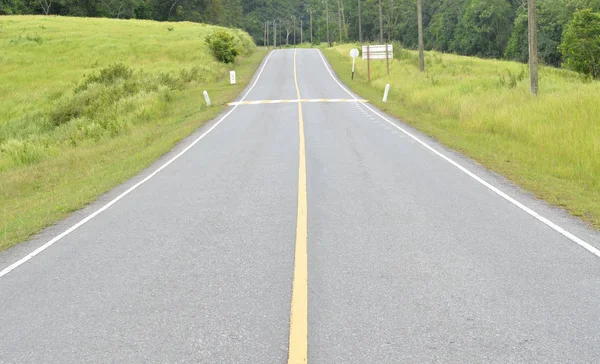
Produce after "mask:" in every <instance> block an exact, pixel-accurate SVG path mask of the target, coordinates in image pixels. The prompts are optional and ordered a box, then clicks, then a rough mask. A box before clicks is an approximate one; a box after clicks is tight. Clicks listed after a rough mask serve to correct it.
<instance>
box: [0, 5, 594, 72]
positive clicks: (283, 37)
mask: <svg viewBox="0 0 600 364" xmlns="http://www.w3.org/2000/svg"><path fill="white" fill-rule="evenodd" d="M359 2H360V7H361V14H360V15H361V20H362V22H361V25H362V36H363V37H362V38H363V39H364V40H366V41H375V40H378V39H379V34H380V29H379V27H380V26H379V24H380V23H379V8H378V7H379V3H380V1H379V0H0V15H1V14H57V15H70V16H88V17H114V18H127V19H128V18H137V19H154V20H159V21H166V20H169V21H193V22H203V23H209V24H220V25H225V26H230V27H238V28H243V29H245V30H246V31H248V32H249V33H250V34H251V35H252V36H253V38H254V40H255V41H256V43H257V44H259V45H261V44H263V42H265V40H266V39H265V34H266V26H268V28H269V32H268V38H269V43H270V44H273V24H275V26H276V29H277V44H280V43H283V44H290V43H293V42H296V43H299V42H300V27H301V26H302V30H303V31H304V41H306V40H308V39H309V32H310V18H311V14H312V20H313V21H312V25H313V27H312V29H313V40H314V41H315V42H321V41H326V40H327V39H329V40H331V41H340V40H341V41H356V40H358V39H359V38H360V36H359V34H358V32H359V26H358V22H359V12H358V4H359ZM381 4H382V7H383V11H382V14H383V17H382V18H383V19H382V23H383V34H384V38H385V39H386V40H389V41H398V42H400V43H401V44H402V45H403V46H405V47H407V48H415V47H416V46H417V14H416V12H417V10H416V0H381ZM582 9H590V12H591V13H596V12H598V11H600V0H538V2H537V11H538V32H539V33H538V38H539V52H540V60H541V61H542V62H543V63H546V64H549V65H553V66H560V65H561V64H563V63H564V62H565V58H564V52H563V53H561V51H560V50H559V45H560V44H561V43H562V41H563V37H564V34H566V29H567V25H568V24H569V22H571V20H572V19H573V16H574V14H575V13H576V12H577V11H578V10H582ZM265 23H267V25H265ZM301 24H302V25H301ZM423 26H424V39H425V47H426V48H428V49H434V50H439V51H444V52H454V53H459V54H464V55H476V56H481V57H496V58H502V57H505V58H508V59H513V60H517V61H521V62H525V61H526V60H527V56H528V48H527V47H528V45H527V0H424V4H423ZM327 29H329V34H328V32H327ZM294 30H295V31H296V38H295V39H294V37H293V34H294ZM328 35H329V36H328Z"/></svg>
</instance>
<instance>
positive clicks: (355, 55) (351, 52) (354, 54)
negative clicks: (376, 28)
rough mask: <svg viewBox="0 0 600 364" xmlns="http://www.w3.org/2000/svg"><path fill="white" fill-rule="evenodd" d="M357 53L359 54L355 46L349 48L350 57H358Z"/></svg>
mask: <svg viewBox="0 0 600 364" xmlns="http://www.w3.org/2000/svg"><path fill="white" fill-rule="evenodd" d="M358 55H359V52H358V49H356V48H352V49H351V50H350V57H352V58H356V57H358Z"/></svg>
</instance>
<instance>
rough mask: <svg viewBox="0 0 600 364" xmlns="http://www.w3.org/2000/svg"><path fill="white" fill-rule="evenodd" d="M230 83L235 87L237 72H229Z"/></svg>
mask: <svg viewBox="0 0 600 364" xmlns="http://www.w3.org/2000/svg"><path fill="white" fill-rule="evenodd" d="M229 82H230V83H231V84H232V85H235V83H236V80H235V71H229Z"/></svg>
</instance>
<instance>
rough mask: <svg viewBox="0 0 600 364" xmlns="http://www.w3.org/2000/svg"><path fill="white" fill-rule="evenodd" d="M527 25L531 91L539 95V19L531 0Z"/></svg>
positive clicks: (533, 1) (528, 5)
mask: <svg viewBox="0 0 600 364" xmlns="http://www.w3.org/2000/svg"><path fill="white" fill-rule="evenodd" d="M527 7H528V9H527V13H528V14H527V19H528V20H527V23H528V28H529V89H530V90H531V93H532V94H534V95H536V96H537V94H538V41H537V19H536V4H535V0H529V1H528V4H527Z"/></svg>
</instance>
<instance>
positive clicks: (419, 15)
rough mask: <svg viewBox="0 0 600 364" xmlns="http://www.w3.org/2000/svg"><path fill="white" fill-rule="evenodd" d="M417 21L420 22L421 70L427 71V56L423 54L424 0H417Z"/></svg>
mask: <svg viewBox="0 0 600 364" xmlns="http://www.w3.org/2000/svg"><path fill="white" fill-rule="evenodd" d="M417 22H418V23H419V71H420V72H424V71H425V56H424V55H423V0H417Z"/></svg>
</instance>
